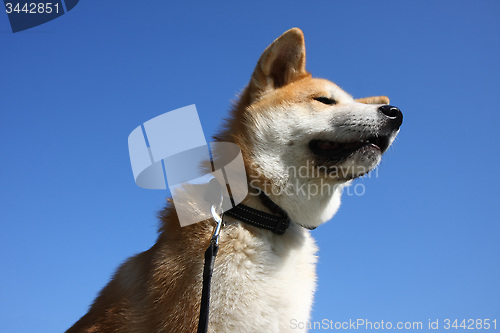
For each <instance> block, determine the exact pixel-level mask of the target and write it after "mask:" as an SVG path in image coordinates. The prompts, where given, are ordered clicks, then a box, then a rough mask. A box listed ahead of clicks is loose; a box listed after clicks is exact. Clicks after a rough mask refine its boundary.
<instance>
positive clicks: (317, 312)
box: [0, 0, 500, 332]
mask: <svg viewBox="0 0 500 333" xmlns="http://www.w3.org/2000/svg"><path fill="white" fill-rule="evenodd" d="M499 15H500V3H499V2H496V1H474V2H472V1H439V2H437V1H436V2H431V1H418V2H417V1H411V2H410V1H379V2H376V3H375V2H374V1H356V2H352V1H351V2H348V1H315V2H305V1H287V2H285V1H283V2H260V1H252V2H246V3H235V2H218V3H208V2H201V1H200V2H182V3H180V2H176V3H175V4H173V3H172V4H171V3H169V2H166V1H165V2H160V1H154V2H153V1H143V2H137V1H134V2H133V1H116V0H115V1H92V0H87V1H80V3H79V4H78V5H77V6H76V7H75V8H74V9H73V10H72V11H71V12H69V13H68V14H66V15H63V16H62V17H60V18H58V19H56V20H54V21H51V22H49V23H47V24H44V25H42V26H39V27H36V28H33V29H30V30H27V31H24V32H20V33H16V34H12V33H11V32H10V27H9V24H8V20H7V16H6V15H0V42H1V49H2V51H1V52H0V96H1V98H0V156H1V160H0V161H1V162H0V171H1V178H0V189H1V190H0V205H1V206H0V207H1V209H0V223H1V231H0V251H1V253H2V255H1V256H0V267H1V274H0V286H1V287H0V288H1V289H0V294H1V297H0V322H2V331H4V332H61V331H64V329H66V328H68V327H69V326H70V325H71V324H72V323H73V322H74V321H76V320H77V319H78V318H79V317H80V316H81V315H83V314H84V313H85V312H86V310H87V307H88V306H89V304H90V303H91V302H92V300H93V299H94V297H95V296H96V294H97V292H98V291H99V290H100V289H101V288H102V287H103V286H104V285H105V284H106V283H107V282H108V280H109V278H110V276H111V274H112V273H113V272H114V270H115V269H116V267H117V266H118V265H119V264H120V263H121V262H122V261H124V260H125V259H126V258H128V257H129V256H131V255H133V254H135V253H138V252H140V251H144V250H146V249H148V248H149V247H150V246H151V245H152V244H153V242H154V241H155V239H156V229H157V226H158V221H157V219H156V213H157V211H158V210H159V209H160V208H161V207H162V206H163V204H164V202H165V198H166V195H167V193H166V192H165V191H154V190H144V189H140V188H139V187H137V186H136V185H135V183H134V181H133V177H132V171H131V167H130V162H129V156H128V149H127V137H128V134H129V133H130V132H131V131H132V130H133V129H134V128H136V127H137V126H138V125H140V124H141V123H143V122H144V121H146V120H149V119H151V118H153V117H155V116H157V115H159V114H162V113H164V112H167V111H169V110H173V109H176V108H179V107H182V106H186V105H189V104H193V103H194V104H196V106H197V109H198V112H199V114H200V119H201V123H202V125H203V127H204V131H205V135H206V136H207V138H209V137H210V136H211V135H213V134H214V133H215V131H216V130H217V128H218V127H219V126H220V124H221V122H222V118H223V117H225V116H226V115H227V110H228V109H229V107H230V101H231V100H232V99H234V98H235V96H236V94H237V93H238V92H240V91H241V90H242V89H243V87H244V86H245V85H246V83H247V82H248V79H249V77H250V74H251V72H252V70H253V67H254V65H255V63H256V61H257V59H258V57H259V56H260V54H261V52H262V51H263V50H264V48H265V47H266V46H267V45H268V44H269V43H270V42H272V40H273V39H274V38H276V37H278V36H279V35H280V34H281V33H283V32H284V31H285V30H287V29H289V28H291V27H294V26H296V27H300V28H301V29H302V30H303V31H304V34H305V38H306V48H307V69H308V70H309V71H310V72H311V73H312V74H313V75H314V76H318V77H325V78H328V79H331V80H333V81H334V82H336V83H338V84H339V85H340V86H341V87H343V88H344V89H345V90H346V91H348V92H349V93H351V94H353V95H354V96H355V97H363V96H371V95H387V96H389V97H390V98H391V104H393V105H396V106H398V107H400V108H401V110H402V111H403V113H404V123H403V126H402V128H401V132H400V134H399V136H398V139H397V142H396V143H395V144H394V146H393V147H392V148H391V149H390V151H389V152H388V153H387V154H386V156H385V159H384V161H383V162H382V164H381V166H380V169H379V171H378V174H377V176H375V175H372V177H370V178H365V179H362V180H359V181H357V182H356V184H363V186H364V188H365V193H364V195H362V196H355V195H354V196H345V197H344V198H343V205H342V207H341V208H340V211H339V213H338V214H337V215H336V216H335V217H334V218H333V220H332V221H329V222H328V223H326V224H325V225H323V226H321V227H319V228H318V229H317V230H315V231H313V235H314V237H315V238H316V239H317V242H318V245H319V247H320V253H319V255H320V257H319V263H318V276H319V282H318V290H317V293H316V298H315V304H314V310H313V313H312V315H313V317H312V319H313V320H315V321H321V320H323V319H328V320H333V321H348V320H349V319H353V320H355V319H358V318H365V319H367V320H371V321H373V322H376V321H381V320H384V321H385V322H387V321H393V322H398V321H421V322H424V323H425V324H426V323H427V322H428V319H432V320H435V319H439V320H440V321H442V320H444V319H446V318H451V319H456V318H458V319H464V318H466V319H468V318H474V319H477V318H483V319H487V318H490V319H495V318H496V319H497V321H500V302H499V299H500V283H499V281H500V264H499V262H500V261H499V254H500V242H499V239H500V226H499V222H500V213H499V209H498V205H499V195H498V189H499V186H500V181H499V178H498V176H497V174H498V165H499V163H500V157H499V156H500V155H499V149H498V145H499V144H500V140H499V139H500V134H499V133H500V131H499V130H498V126H499V125H500V109H499V105H500V104H499V97H498V96H499V93H500V83H499V82H500V81H499V74H500V63H499V61H498V59H500V34H499V31H500V20H499V19H498V17H499ZM499 324H500V323H499ZM359 331H363V330H359ZM318 332H319V331H318Z"/></svg>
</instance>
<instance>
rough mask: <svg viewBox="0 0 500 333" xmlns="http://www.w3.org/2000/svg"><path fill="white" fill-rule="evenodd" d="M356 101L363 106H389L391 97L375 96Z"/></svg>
mask: <svg viewBox="0 0 500 333" xmlns="http://www.w3.org/2000/svg"><path fill="white" fill-rule="evenodd" d="M355 101H356V102H358V103H363V104H389V97H387V96H373V97H365V98H358V99H356V100H355Z"/></svg>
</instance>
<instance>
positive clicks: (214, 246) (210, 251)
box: [198, 192, 290, 333]
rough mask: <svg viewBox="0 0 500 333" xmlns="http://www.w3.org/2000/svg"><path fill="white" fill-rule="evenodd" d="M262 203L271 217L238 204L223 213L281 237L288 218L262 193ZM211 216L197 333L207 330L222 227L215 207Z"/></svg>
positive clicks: (220, 218) (221, 221) (220, 217)
mask: <svg viewBox="0 0 500 333" xmlns="http://www.w3.org/2000/svg"><path fill="white" fill-rule="evenodd" d="M260 199H261V200H262V203H263V204H264V205H265V206H266V207H267V208H268V209H269V210H270V211H271V212H273V213H274V214H279V215H280V216H276V215H272V214H269V213H266V212H262V211H260V210H257V209H254V208H251V207H248V206H245V205H242V204H239V205H236V206H234V207H233V208H232V209H230V210H228V211H227V212H225V214H227V215H229V216H232V217H234V218H236V219H238V220H240V221H242V222H245V223H248V224H250V225H253V226H256V227H259V228H262V229H267V230H271V231H272V232H274V233H275V234H278V235H282V234H284V233H285V231H286V229H287V228H288V226H289V225H290V218H289V217H288V215H287V214H286V212H285V211H284V210H283V209H281V208H280V207H279V206H278V205H277V204H275V203H274V202H273V201H272V200H271V199H269V197H268V196H267V195H265V194H264V193H263V192H261V194H260ZM212 216H213V218H214V220H215V222H216V226H215V230H214V233H213V235H212V238H211V239H210V245H209V246H208V248H207V250H206V251H205V265H204V266H203V289H202V292H201V305H200V318H199V320H198V333H206V332H207V330H208V315H209V312H210V284H211V282H212V275H213V271H214V263H215V257H216V256H217V251H219V234H220V230H221V228H222V225H223V223H224V222H223V220H222V216H219V214H217V212H216V211H215V206H212Z"/></svg>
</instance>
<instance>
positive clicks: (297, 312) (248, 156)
mask: <svg viewBox="0 0 500 333" xmlns="http://www.w3.org/2000/svg"><path fill="white" fill-rule="evenodd" d="M388 103H389V99H388V98H387V97H385V96H377V97H368V98H361V99H356V100H355V99H353V98H352V97H351V96H350V95H349V94H347V93H346V92H344V91H343V90H342V89H341V88H339V86H337V85H336V84H334V83H332V82H330V81H328V80H325V79H318V78H312V77H311V75H310V74H309V73H308V72H307V71H306V69H305V45H304V36H303V34H302V31H301V30H300V29H297V28H294V29H291V30H289V31H287V32H285V33H284V34H283V35H282V36H280V37H279V38H278V39H276V40H275V41H274V42H273V43H272V44H271V45H270V46H269V47H268V48H267V49H266V50H265V51H264V53H263V54H262V56H261V57H260V59H259V61H258V63H257V66H256V68H255V70H254V72H253V74H252V77H251V79H250V82H249V84H248V86H247V88H246V89H245V90H244V92H243V93H242V95H241V97H240V99H239V101H238V102H237V103H236V104H235V106H234V109H233V111H232V117H231V118H230V120H229V121H228V122H227V126H226V127H225V128H224V129H223V130H222V131H221V132H220V134H219V135H217V136H216V137H215V140H217V141H225V142H232V143H236V144H237V145H238V146H239V147H240V149H241V152H242V156H243V159H244V162H245V167H246V172H247V178H248V186H249V195H248V196H247V197H246V199H245V200H244V201H243V205H244V206H243V207H245V209H248V208H251V209H252V210H253V211H254V215H253V216H261V217H262V216H263V218H264V219H270V220H272V217H273V216H275V217H276V218H277V219H278V220H279V219H280V218H281V217H283V215H285V216H286V221H287V223H286V224H282V225H280V226H278V228H277V229H275V230H269V228H265V227H261V226H259V225H258V223H257V224H256V223H249V222H252V221H251V220H252V216H251V215H249V216H243V215H241V214H240V215H238V213H236V214H230V213H229V212H231V211H229V212H228V213H227V214H226V215H225V216H224V220H225V226H224V227H223V228H222V231H221V234H220V240H221V241H220V249H219V254H218V256H217V258H216V261H215V267H214V273H213V279H212V289H211V305H210V317H209V319H210V320H209V331H210V332H215V333H224V332H227V333H234V332H239V333H249V332H258V333H263V332H266V333H268V332H299V331H302V332H303V331H305V329H302V330H301V329H298V328H296V327H293V325H292V323H294V322H295V323H297V322H307V321H308V320H309V316H310V310H311V305H312V302H313V294H314V291H315V285H316V282H315V280H316V273H315V263H316V251H317V248H316V245H315V242H314V240H313V239H312V237H311V235H310V230H309V229H314V228H316V227H317V226H319V225H320V224H322V223H324V222H326V221H328V220H329V219H331V218H332V217H333V215H334V214H335V212H336V211H337V209H338V208H339V205H340V196H341V192H342V188H343V187H344V186H345V185H346V184H349V182H350V181H351V180H353V179H355V178H357V177H360V176H362V175H364V174H366V173H367V172H369V171H370V170H372V169H373V168H375V167H376V166H377V164H378V163H379V162H380V159H381V156H382V154H383V153H384V152H385V151H386V150H387V148H388V147H389V146H390V145H391V143H392V142H393V140H394V138H395V137H396V134H397V133H398V131H399V127H400V126H401V124H402V120H403V115H402V113H401V111H400V110H399V109H398V108H396V107H393V106H390V105H388ZM299 171H301V172H299ZM259 193H264V194H260V195H258V194H259ZM160 217H161V221H162V225H161V229H160V233H159V237H158V240H157V242H156V244H155V245H153V247H151V248H150V249H149V250H147V251H145V252H143V253H140V254H138V255H136V256H134V257H132V258H130V259H129V260H128V261H126V262H125V263H124V264H123V265H122V266H121V267H120V268H119V269H118V271H117V272H116V274H115V275H114V277H113V278H112V280H111V282H109V284H108V285H107V286H106V287H105V288H104V289H103V290H102V291H101V293H100V294H99V296H98V297H97V299H96V300H95V302H94V303H93V305H92V306H91V308H90V310H89V312H88V313H87V314H86V315H84V316H83V317H82V318H81V319H80V320H79V321H78V322H77V323H75V324H74V325H73V327H71V328H70V329H69V330H68V331H67V332H100V333H106V332H120V333H125V332H145V333H146V332H147V333H152V332H167V333H173V332H195V331H196V329H197V325H198V316H199V311H200V298H201V290H202V272H203V263H204V256H203V253H204V252H205V249H206V248H207V247H208V244H209V242H210V236H211V234H212V232H213V228H214V223H213V221H212V220H206V221H204V222H200V223H196V224H192V225H189V226H186V227H180V225H179V221H178V218H177V215H176V212H175V209H174V207H173V204H171V203H169V204H167V207H166V208H165V209H164V210H163V211H162V212H161V214H160ZM288 223H289V225H288Z"/></svg>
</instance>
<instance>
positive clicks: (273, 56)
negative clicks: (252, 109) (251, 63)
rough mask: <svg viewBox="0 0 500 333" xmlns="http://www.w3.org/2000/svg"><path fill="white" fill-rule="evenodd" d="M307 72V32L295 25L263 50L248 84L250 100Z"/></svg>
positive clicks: (305, 74) (306, 74)
mask: <svg viewBox="0 0 500 333" xmlns="http://www.w3.org/2000/svg"><path fill="white" fill-rule="evenodd" d="M308 75H310V74H309V73H308V72H307V71H306V47H305V43H304V34H303V33H302V30H300V29H299V28H292V29H290V30H288V31H286V32H285V33H284V34H283V35H281V36H280V37H279V38H278V39H276V40H275V41H274V42H273V43H272V44H271V45H269V46H268V47H267V48H266V49H265V51H264V53H262V55H261V57H260V59H259V61H258V63H257V66H256V67H255V70H254V72H253V74H252V78H251V79H250V84H249V86H248V89H249V92H250V95H251V100H252V101H253V100H255V99H256V98H258V96H260V95H261V94H263V93H265V92H266V91H269V90H271V89H277V88H279V87H282V86H285V85H287V84H289V83H291V82H294V81H296V80H298V79H300V78H303V77H305V76H308Z"/></svg>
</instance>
